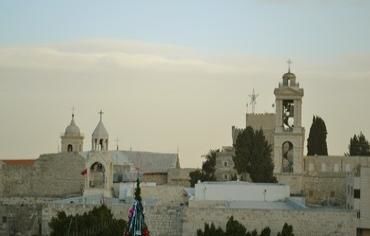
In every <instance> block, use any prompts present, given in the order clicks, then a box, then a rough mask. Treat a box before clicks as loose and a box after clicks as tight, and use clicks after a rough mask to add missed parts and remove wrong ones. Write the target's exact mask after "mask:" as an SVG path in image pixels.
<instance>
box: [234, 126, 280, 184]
mask: <svg viewBox="0 0 370 236" xmlns="http://www.w3.org/2000/svg"><path fill="white" fill-rule="evenodd" d="M234 147H235V155H234V156H233V161H234V164H235V169H236V170H237V172H238V173H239V174H245V173H248V174H249V176H250V178H251V179H252V181H253V182H262V183H271V182H276V178H275V177H274V176H273V169H274V164H273V162H272V159H271V152H272V147H271V145H270V144H269V143H268V142H267V140H266V138H265V135H264V134H263V131H262V129H260V130H256V131H254V130H253V128H252V127H250V126H248V127H247V128H246V129H245V130H243V132H241V133H240V134H239V135H238V137H237V139H236V143H235V146H234Z"/></svg>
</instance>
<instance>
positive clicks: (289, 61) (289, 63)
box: [287, 59, 293, 73]
mask: <svg viewBox="0 0 370 236" xmlns="http://www.w3.org/2000/svg"><path fill="white" fill-rule="evenodd" d="M292 63H293V62H292V60H290V59H288V60H287V64H288V72H289V73H290V65H291V64H292Z"/></svg>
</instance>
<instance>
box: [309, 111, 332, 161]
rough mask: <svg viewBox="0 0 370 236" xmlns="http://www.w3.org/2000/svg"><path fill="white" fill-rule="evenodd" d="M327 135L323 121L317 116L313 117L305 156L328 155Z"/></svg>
mask: <svg viewBox="0 0 370 236" xmlns="http://www.w3.org/2000/svg"><path fill="white" fill-rule="evenodd" d="M327 134H328V132H327V130H326V125H325V122H324V120H323V119H322V118H321V117H319V116H313V119H312V125H311V128H310V134H309V136H308V139H307V156H314V155H318V156H327V155H328V146H327V143H326V138H327Z"/></svg>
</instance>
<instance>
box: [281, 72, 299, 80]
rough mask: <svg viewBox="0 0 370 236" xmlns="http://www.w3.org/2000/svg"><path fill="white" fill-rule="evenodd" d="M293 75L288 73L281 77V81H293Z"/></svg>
mask: <svg viewBox="0 0 370 236" xmlns="http://www.w3.org/2000/svg"><path fill="white" fill-rule="evenodd" d="M295 78H296V77H295V74H293V73H291V72H290V71H289V72H288V73H285V74H284V75H283V79H287V80H293V79H295Z"/></svg>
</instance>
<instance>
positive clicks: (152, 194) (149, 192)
mask: <svg viewBox="0 0 370 236" xmlns="http://www.w3.org/2000/svg"><path fill="white" fill-rule="evenodd" d="M141 196H142V197H143V198H144V200H145V199H155V202H156V205H167V206H180V205H185V204H186V203H187V196H186V194H185V191H184V187H182V186H170V185H159V186H156V187H151V186H143V187H142V188H141Z"/></svg>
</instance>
